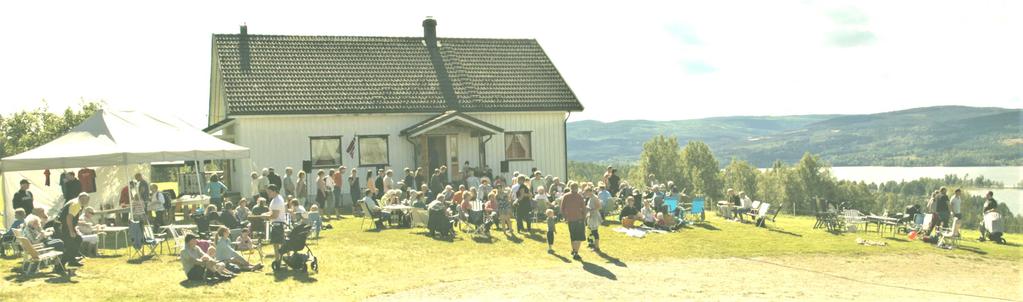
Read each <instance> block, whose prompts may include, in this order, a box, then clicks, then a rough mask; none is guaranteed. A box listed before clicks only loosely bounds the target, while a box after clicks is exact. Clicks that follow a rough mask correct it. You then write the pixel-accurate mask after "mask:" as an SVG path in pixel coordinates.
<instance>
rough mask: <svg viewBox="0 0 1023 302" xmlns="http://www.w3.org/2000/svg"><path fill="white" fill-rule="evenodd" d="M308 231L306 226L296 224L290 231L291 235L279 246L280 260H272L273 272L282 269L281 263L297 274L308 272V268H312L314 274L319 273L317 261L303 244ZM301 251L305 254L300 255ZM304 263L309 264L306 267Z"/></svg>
mask: <svg viewBox="0 0 1023 302" xmlns="http://www.w3.org/2000/svg"><path fill="white" fill-rule="evenodd" d="M310 229H311V227H310V226H309V225H308V224H298V225H295V226H294V227H293V228H292V229H291V233H289V234H287V236H286V237H285V239H284V244H282V245H281V249H280V251H279V253H280V254H281V257H280V259H279V260H274V262H273V264H272V266H271V267H272V268H273V270H274V272H277V271H280V270H282V269H284V267H283V266H282V265H281V262H282V261H283V262H284V264H286V265H287V266H288V267H290V268H291V269H293V270H296V271H299V272H308V271H309V268H312V269H313V272H314V273H315V272H319V268H320V265H319V261H318V260H317V259H316V256H315V255H313V251H312V250H311V249H309V247H308V246H306V244H305V242H306V239H308V238H309V233H310ZM302 250H305V253H302ZM306 262H309V263H310V264H309V265H308V266H306Z"/></svg>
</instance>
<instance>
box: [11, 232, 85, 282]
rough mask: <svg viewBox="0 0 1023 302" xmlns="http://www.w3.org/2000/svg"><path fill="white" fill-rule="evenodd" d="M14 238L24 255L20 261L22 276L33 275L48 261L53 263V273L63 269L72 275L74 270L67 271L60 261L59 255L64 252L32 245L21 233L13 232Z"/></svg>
mask: <svg viewBox="0 0 1023 302" xmlns="http://www.w3.org/2000/svg"><path fill="white" fill-rule="evenodd" d="M15 240H17V241H18V245H19V246H20V247H21V250H22V255H24V257H23V258H22V259H23V260H22V262H21V274H22V276H26V277H31V276H35V275H36V273H38V272H39V270H40V269H41V268H42V267H43V266H44V265H48V264H49V263H52V264H53V269H54V272H55V273H57V272H59V271H63V272H66V273H67V274H68V276H72V275H74V272H71V271H67V269H66V268H65V267H64V263H63V262H61V261H60V257H61V255H63V254H64V253H62V252H58V251H55V250H53V249H51V248H44V247H41V246H36V245H32V242H31V241H29V240H28V238H26V237H23V236H22V235H21V234H15ZM58 269H59V270H58Z"/></svg>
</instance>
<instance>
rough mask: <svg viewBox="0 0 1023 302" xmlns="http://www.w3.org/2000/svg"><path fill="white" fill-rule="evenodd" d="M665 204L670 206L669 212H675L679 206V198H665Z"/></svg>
mask: <svg viewBox="0 0 1023 302" xmlns="http://www.w3.org/2000/svg"><path fill="white" fill-rule="evenodd" d="M664 206H665V207H667V208H668V213H675V209H676V208H678V199H675V198H665V199H664Z"/></svg>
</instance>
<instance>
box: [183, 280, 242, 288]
mask: <svg viewBox="0 0 1023 302" xmlns="http://www.w3.org/2000/svg"><path fill="white" fill-rule="evenodd" d="M228 281H231V280H221V279H218V280H216V281H192V280H187V279H186V280H185V281H181V282H179V283H178V284H180V285H181V287H184V288H197V287H206V286H214V285H217V284H220V283H224V282H228Z"/></svg>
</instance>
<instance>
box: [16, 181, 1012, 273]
mask: <svg viewBox="0 0 1023 302" xmlns="http://www.w3.org/2000/svg"><path fill="white" fill-rule="evenodd" d="M284 171H285V172H284V173H285V175H284V176H283V177H281V176H279V175H277V174H276V172H275V170H274V169H273V168H265V169H262V170H261V171H259V172H253V173H252V174H251V176H252V183H251V185H252V191H251V192H250V194H248V195H247V196H244V197H241V198H240V199H239V200H237V203H235V202H232V201H228V200H227V199H226V198H225V197H226V195H227V193H228V191H229V188H228V187H227V186H226V185H225V184H224V183H223V182H222V181H221V179H220V176H219V175H213V176H211V178H210V180H209V182H208V185H207V187H206V188H205V193H206V194H207V195H209V197H210V204H209V205H208V206H206V207H205V208H200V209H198V211H197V214H196V216H193V218H196V219H197V220H198V221H201V222H202V223H203V225H204V226H206V227H208V226H210V225H213V226H214V227H213V229H211V230H204V229H200V230H199V232H198V233H197V234H188V235H187V236H186V237H185V242H186V246H185V247H184V249H183V250H182V252H181V256H180V257H181V263H182V266H183V269H184V272H185V274H186V276H187V277H188V278H189V279H194V280H201V279H209V278H211V277H212V278H221V279H223V278H231V277H233V276H235V275H236V274H238V273H239V272H241V271H253V270H260V269H261V268H262V265H261V264H252V263H249V262H248V261H246V259H245V258H244V257H242V256H241V254H240V253H239V251H244V250H247V249H251V248H253V245H254V243H253V239H252V238H254V237H256V236H259V237H256V238H263V237H262V236H266V237H268V238H269V242H270V244H271V245H273V247H274V251H275V255H277V256H276V257H277V260H280V257H281V256H280V253H279V252H278V251H279V249H280V247H281V245H282V244H283V243H284V241H285V230H286V229H287V228H289V227H290V226H294V225H297V224H303V223H305V224H311V225H315V226H316V227H315V228H314V229H315V231H316V234H317V236H319V231H320V229H321V228H322V226H323V224H324V219H330V218H331V217H333V218H335V219H339V218H340V217H341V211H340V208H341V205H342V200H344V198H345V196H343V191H344V190H343V188H346V187H345V186H347V191H348V194H349V196H347V197H348V198H350V200H351V201H352V205H351V206H352V211H353V212H354V214H355V215H357V216H362V215H369V216H370V217H372V218H374V222H375V224H376V228H377V229H378V230H379V229H383V228H384V222H386V221H392V219H393V220H397V221H399V225H403V226H409V222H410V220H411V215H412V213H411V211H393V210H388V209H394V208H395V207H393V206H400V207H398V208H401V209H422V210H426V211H427V212H429V214H430V216H431V217H429V221H430V222H429V223H428V225H427V227H428V229H429V234H430V236H437V235H438V234H440V235H445V234H453V233H454V226H453V225H457V224H460V223H468V224H474V225H477V230H478V231H480V232H479V233H481V234H484V235H486V236H490V231H491V229H495V230H497V231H500V232H502V233H504V234H506V235H509V236H514V234H515V233H518V234H532V233H534V232H535V231H536V230H534V228H533V225H532V224H533V222H546V225H547V229H546V241H547V244H548V248H547V251H548V252H549V253H552V254H553V253H555V251H554V243H555V239H556V238H555V236H556V235H557V225H558V224H559V223H561V222H564V223H565V224H566V225H567V229H568V233H569V234H568V235H569V236H568V238H569V241H570V243H571V255H572V258H573V259H576V260H579V259H581V256H580V254H579V250H580V248H581V245H582V242H583V241H586V242H587V246H588V248H589V249H591V250H593V251H594V252H598V253H599V252H600V251H601V248H600V247H601V241H600V233H599V230H600V228H599V227H600V226H601V225H602V224H604V222H605V221H604V220H605V217H607V216H609V215H612V214H614V213H617V216H618V219H619V221H621V225H622V227H624V228H653V229H658V230H663V231H676V230H678V229H679V228H680V227H681V226H683V225H684V224H685V223H686V221H685V220H686V216H685V212H686V210H685V209H684V208H683V207H682V204H683V200H687V199H688V196H687V195H686V193H685V192H684V190H679V188H678V187H677V186H676V185H675V184H674V183H673V182H671V181H668V182H665V183H660V182H658V181H657V178H656V175H653V174H651V175H649V176H648V177H647V179H648V180H649V183H646V184H643V187H645V189H639V188H637V187H634V186H632V185H630V184H629V183H628V182H627V181H623V180H622V179H621V178H620V176H619V175H618V171H617V170H616V169H614V168H613V167H607V170H606V173H605V174H604V175H603V177H602V179H600V180H599V181H598V182H596V183H590V182H575V181H570V182H563V181H562V180H561V179H560V178H558V177H554V176H552V175H544V174H543V173H542V172H541V171H538V170H536V169H533V170H532V171H530V173H528V174H526V173H519V172H514V173H513V174H512V177H511V178H510V179H505V178H504V177H502V176H500V175H498V176H494V175H493V174H492V171H490V169H489V168H486V167H482V168H478V169H474V168H471V167H468V163H466V166H465V170H464V171H459V173H449V172H448V169H447V167H446V166H441V167H439V168H437V169H434V170H433V171H432V173H426V172H425V171H424V169H423V168H416V169H410V168H405V169H403V170H402V171H403V175H401V177H399V176H398V175H396V174H395V172H394V171H393V170H390V169H386V168H385V167H379V168H371V169H367V170H365V172H366V173H365V178H360V173H359V170H358V169H351V171H348V169H347V167H345V166H340V167H338V168H337V169H327V170H318V171H316V173H315V174H316V178H315V179H313V180H312V181H311V182H310V181H309V180H307V177H306V172H305V171H298V172H297V173H295V170H294V169H293V168H291V167H288V168H285V169H284ZM344 175H347V177H344ZM449 175H459V177H455V179H449ZM64 178H65V179H64V181H63V182H62V185H63V187H62V189H63V191H64V192H63V193H64V194H65V197H68V199H67V200H66V202H64V203H63V204H62V205H61V206H60V211H59V214H57V216H56V217H54V218H53V219H50V217H48V216H47V213H46V210H45V209H44V208H41V207H36V206H35V205H34V204H33V195H32V192H31V191H29V190H28V189H29V182H28V181H27V180H23V181H21V189H20V190H19V191H18V192H17V193H15V194H14V197H13V198H12V205H13V207H14V208H15V211H14V215H15V221H14V222H13V224H12V225H11V228H12V229H18V230H21V232H22V234H23V235H24V237H26V238H28V239H29V240H30V242H31V243H33V244H42V245H44V246H46V247H49V248H53V249H54V250H57V251H61V252H63V256H62V257H61V260H60V261H61V262H62V263H64V264H66V265H69V266H81V265H82V259H83V256H84V255H88V256H91V255H95V254H96V251H97V249H98V239H97V233H98V232H102V229H103V227H104V224H103V223H96V222H95V220H94V215H95V213H96V211H95V210H94V209H93V208H92V207H90V195H89V194H88V193H85V192H80V190H81V189H80V188H77V189H76V184H75V183H76V182H75V179H74V174H73V173H68V174H66V175H64ZM346 182H347V183H346ZM310 185H311V186H310ZM310 189H311V190H314V192H315V193H313V194H310V192H309V191H311V190H310ZM76 190H77V191H76ZM946 192H947V190H946V188H940V189H939V190H936V191H935V192H934V194H933V195H932V196H931V197H932V198H931V199H930V201H929V202H928V205H927V209H928V210H929V212H930V213H934V223H933V224H932V226H931V228H932V229H933V228H937V227H947V226H949V225H950V224H951V219H952V218H953V217H956V218H961V217H962V216H961V215H962V212H961V207H962V199H963V198H962V191H961V190H959V189H957V190H955V192H954V193H953V194H952V195H951V197H950V196H948V195H947V194H946ZM71 194H74V195H73V196H71ZM725 195H726V196H727V200H726V201H723V202H722V205H723V206H726V207H727V208H729V209H730V210H729V211H731V212H730V213H729V215H727V217H732V218H734V219H736V220H741V216H742V215H744V214H747V213H749V211H750V210H751V208H750V204H751V198H750V197H749V196H747V195H746V194H745V193H744V192H741V191H740V192H737V191H735V190H733V189H728V190H727V191H726V192H725ZM250 201H251V202H250ZM669 201H673V202H674V203H670V202H669ZM121 204H122V207H127V208H128V213H127V214H126V215H127V216H128V219H129V220H131V221H140V220H141V221H143V222H144V223H145V225H150V226H152V227H153V228H154V229H155V228H157V227H159V226H160V225H163V224H165V223H166V221H167V220H165V219H167V217H165V215H168V213H169V212H170V211H168V210H169V209H170V196H166V195H165V194H163V193H162V192H160V191H159V189H158V188H157V186H156V185H149V184H148V183H147V182H146V180H145V179H144V178H143V177H142V175H141V174H135V175H134V177H133V179H131V181H130V182H129V183H128V185H127V186H125V187H124V188H122V194H121ZM669 204H670V205H672V206H669ZM997 209H998V204H997V201H995V200H994V198H993V194H992V193H991V192H988V194H987V198H986V202H985V204H984V212H985V213H989V212H996V211H997ZM473 213H480V214H479V215H478V216H473ZM434 215H437V216H438V217H440V219H439V220H435V219H434V218H435V217H433V216H434ZM474 218H475V219H474ZM512 219H514V220H515V224H514V226H513V224H512V222H511V220H512ZM169 221H173V219H172V218H171V219H170V220H169ZM437 221H440V223H439V224H438V223H437ZM327 227H328V228H329V225H327ZM988 231H989V230H986V229H985V227H984V225H983V224H982V225H981V226H980V232H981V238H979V239H978V240H981V241H983V240H985V236H986V235H987V234H988V233H989V232H988ZM11 235H12V234H11V233H10V232H8V233H6V234H3V236H2V237H0V238H2V240H11V239H12V238H11V237H12V236H11ZM257 244H258V243H257ZM83 254H84V255H83Z"/></svg>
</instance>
